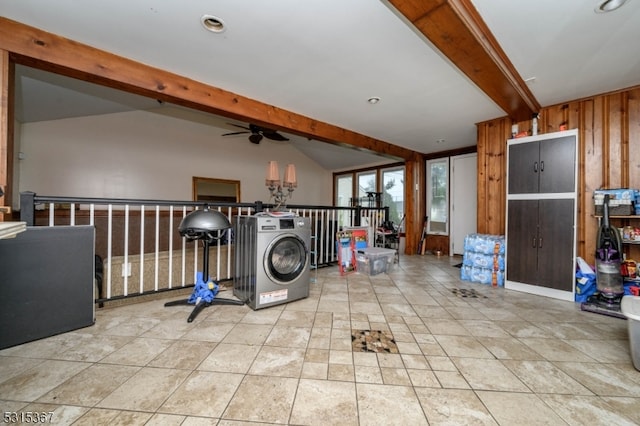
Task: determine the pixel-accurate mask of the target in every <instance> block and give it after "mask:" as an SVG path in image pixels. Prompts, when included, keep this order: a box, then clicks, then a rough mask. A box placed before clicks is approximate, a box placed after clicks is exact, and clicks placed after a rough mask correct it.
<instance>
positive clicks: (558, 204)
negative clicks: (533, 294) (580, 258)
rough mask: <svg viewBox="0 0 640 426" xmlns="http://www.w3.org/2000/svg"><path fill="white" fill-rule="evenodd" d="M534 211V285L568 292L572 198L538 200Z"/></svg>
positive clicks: (572, 270) (570, 286)
mask: <svg viewBox="0 0 640 426" xmlns="http://www.w3.org/2000/svg"><path fill="white" fill-rule="evenodd" d="M538 212H539V213H538V226H539V231H538V237H539V238H538V268H537V269H538V282H537V285H540V286H543V287H549V288H553V289H557V290H563V291H572V289H573V281H574V280H575V260H574V258H573V252H574V200H540V201H539V207H538Z"/></svg>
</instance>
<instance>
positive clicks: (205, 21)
mask: <svg viewBox="0 0 640 426" xmlns="http://www.w3.org/2000/svg"><path fill="white" fill-rule="evenodd" d="M200 22H201V23H202V26H203V27H204V28H205V29H206V30H207V31H211V32H212V33H218V34H219V33H223V32H224V31H225V30H226V29H227V27H226V25H225V24H224V21H223V20H222V19H220V18H218V17H217V16H213V15H202V18H200Z"/></svg>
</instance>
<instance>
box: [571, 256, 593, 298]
mask: <svg viewBox="0 0 640 426" xmlns="http://www.w3.org/2000/svg"><path fill="white" fill-rule="evenodd" d="M577 264H578V265H577V267H576V296H575V299H576V302H586V301H587V298H588V297H589V296H591V295H592V294H594V293H595V292H596V289H597V287H596V273H595V272H594V271H593V269H592V268H591V267H590V266H589V265H588V264H587V262H585V261H584V259H583V258H581V257H578V259H577Z"/></svg>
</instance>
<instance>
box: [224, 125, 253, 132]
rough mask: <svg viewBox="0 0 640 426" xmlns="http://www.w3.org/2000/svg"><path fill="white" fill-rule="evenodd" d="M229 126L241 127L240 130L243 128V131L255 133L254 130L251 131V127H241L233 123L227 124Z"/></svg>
mask: <svg viewBox="0 0 640 426" xmlns="http://www.w3.org/2000/svg"><path fill="white" fill-rule="evenodd" d="M227 124H228V125H229V126H233V127H239V128H241V129H245V130H248V131H250V132H252V131H253V130H252V129H250V128H249V127H245V126H241V125H239V124H233V123H227ZM250 126H251V125H250Z"/></svg>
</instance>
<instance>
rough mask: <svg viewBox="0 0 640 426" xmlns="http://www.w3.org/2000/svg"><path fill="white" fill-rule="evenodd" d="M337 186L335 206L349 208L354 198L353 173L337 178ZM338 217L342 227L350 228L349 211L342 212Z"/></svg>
mask: <svg viewBox="0 0 640 426" xmlns="http://www.w3.org/2000/svg"><path fill="white" fill-rule="evenodd" d="M335 185H336V187H335V197H336V199H335V200H334V203H335V206H337V207H349V206H350V205H351V199H352V198H353V173H349V174H346V175H339V176H336V178H335ZM338 215H339V217H338V223H339V225H340V226H348V225H349V224H350V222H349V218H350V216H349V212H348V211H340V212H339V214H338Z"/></svg>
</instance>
